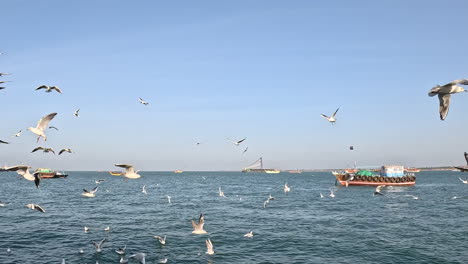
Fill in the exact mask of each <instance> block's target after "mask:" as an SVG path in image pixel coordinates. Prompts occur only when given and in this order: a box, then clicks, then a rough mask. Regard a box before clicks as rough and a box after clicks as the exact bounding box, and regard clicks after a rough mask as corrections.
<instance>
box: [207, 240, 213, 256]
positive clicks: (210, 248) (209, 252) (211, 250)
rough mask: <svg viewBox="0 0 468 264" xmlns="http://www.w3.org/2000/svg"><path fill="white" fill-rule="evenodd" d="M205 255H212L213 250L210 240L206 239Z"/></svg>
mask: <svg viewBox="0 0 468 264" xmlns="http://www.w3.org/2000/svg"><path fill="white" fill-rule="evenodd" d="M205 243H206V254H208V255H213V254H214V250H213V244H212V243H211V240H210V239H209V238H208V239H207V240H206V241H205Z"/></svg>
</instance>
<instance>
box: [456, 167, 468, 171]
mask: <svg viewBox="0 0 468 264" xmlns="http://www.w3.org/2000/svg"><path fill="white" fill-rule="evenodd" d="M454 168H456V169H459V170H460V171H462V172H467V171H468V168H463V167H454Z"/></svg>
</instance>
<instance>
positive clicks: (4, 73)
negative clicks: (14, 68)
mask: <svg viewBox="0 0 468 264" xmlns="http://www.w3.org/2000/svg"><path fill="white" fill-rule="evenodd" d="M10 74H11V73H6V72H0V77H2V76H5V75H10Z"/></svg>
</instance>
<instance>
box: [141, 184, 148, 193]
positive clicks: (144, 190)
mask: <svg viewBox="0 0 468 264" xmlns="http://www.w3.org/2000/svg"><path fill="white" fill-rule="evenodd" d="M141 189H142V190H141V192H142V193H144V194H148V193H147V192H146V185H143V188H141Z"/></svg>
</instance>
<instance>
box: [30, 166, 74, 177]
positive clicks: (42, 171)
mask: <svg viewBox="0 0 468 264" xmlns="http://www.w3.org/2000/svg"><path fill="white" fill-rule="evenodd" d="M34 174H39V177H41V179H53V178H66V177H67V176H68V174H65V173H64V172H60V171H53V170H51V169H48V168H39V169H36V170H35V171H34Z"/></svg>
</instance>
